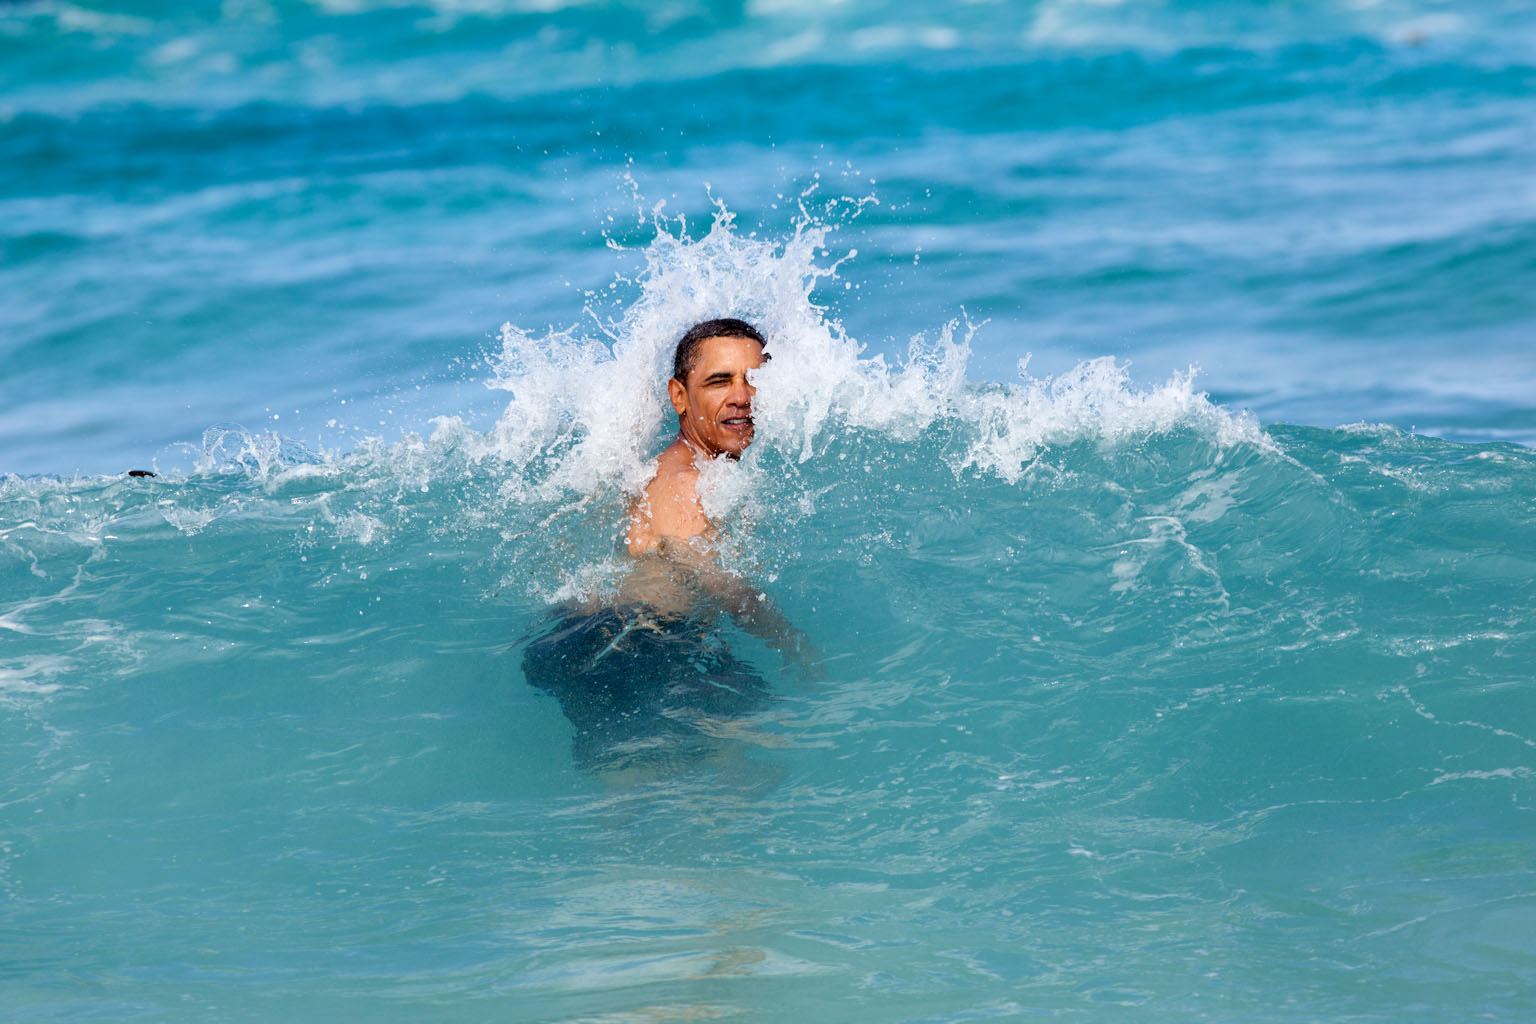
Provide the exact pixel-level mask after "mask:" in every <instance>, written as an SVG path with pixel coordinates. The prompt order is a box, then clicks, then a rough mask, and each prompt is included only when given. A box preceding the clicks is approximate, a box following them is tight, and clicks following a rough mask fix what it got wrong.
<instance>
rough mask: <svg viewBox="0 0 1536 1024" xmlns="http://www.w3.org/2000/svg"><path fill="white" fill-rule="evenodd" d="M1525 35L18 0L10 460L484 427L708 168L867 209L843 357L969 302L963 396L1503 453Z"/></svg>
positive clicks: (1065, 13)
mask: <svg viewBox="0 0 1536 1024" xmlns="http://www.w3.org/2000/svg"><path fill="white" fill-rule="evenodd" d="M1532 19H1533V15H1532V13H1531V12H1530V10H1529V6H1528V5H1526V4H1522V3H1516V2H1509V3H1502V4H1501V3H1497V2H1489V3H1481V4H1458V5H1447V4H1440V3H1433V2H1423V0H1417V2H1402V0H1379V2H1357V3H1349V4H1340V3H1332V2H1319V3H1287V4H1275V5H1270V4H1252V3H1199V4H1184V3H1150V2H1149V3H1129V2H1127V3H1100V2H1088V0H1046V2H1041V3H1018V4H992V3H975V4H956V5H952V9H946V10H943V11H938V10H935V9H933V8H932V7H931V5H926V4H904V3H894V2H893V3H873V2H858V3H842V4H820V3H806V4H799V3H788V2H785V3H780V2H767V0H763V2H759V3H714V4H709V3H688V2H677V3H666V4H656V5H650V4H636V5H626V4H613V3H592V4H586V3H572V4H568V5H562V4H553V3H514V2H507V3H496V2H490V0H487V2H483V3H480V2H467V0H466V2H447V0H444V2H441V3H439V4H436V5H418V4H405V3H401V4H373V3H349V2H326V3H268V2H249V3H247V2H239V0H230V2H227V3H224V4H221V5H215V4H194V5H186V4H163V5H160V4H152V3H144V4H137V5H133V7H132V8H131V9H128V10H116V9H113V10H108V9H105V8H94V7H90V6H88V5H80V4H68V3H11V4H7V5H5V6H4V8H3V11H0V118H3V125H4V131H3V133H0V146H3V150H0V156H3V159H0V233H3V241H0V244H3V246H4V249H3V252H4V258H3V262H0V268H3V269H0V290H3V294H4V296H5V301H4V303H3V304H0V317H3V320H0V345H3V346H4V348H3V352H4V359H5V365H6V371H7V372H6V374H5V378H6V380H5V401H4V402H3V403H0V405H3V409H0V416H3V419H0V452H4V458H3V460H0V462H3V465H0V470H3V471H6V472H13V473H64V474H68V473H73V472H75V471H80V472H86V473H96V472H109V471H116V470H120V469H123V468H126V467H127V463H129V462H135V463H138V462H145V461H147V460H149V459H152V458H153V457H155V456H156V455H160V454H162V453H164V452H165V449H167V448H168V447H169V446H172V445H175V444H177V443H178V442H186V441H194V442H195V441H196V440H197V438H198V437H199V436H200V435H201V433H202V431H203V429H204V428H205V427H207V426H208V425H210V424H213V423H239V424H243V425H245V426H246V427H248V428H251V429H262V428H266V427H271V426H274V425H275V426H277V427H279V428H281V430H282V432H283V433H285V434H287V435H289V436H293V437H298V438H303V439H305V440H307V441H310V442H312V443H313V442H314V441H315V440H316V439H323V441H324V443H326V444H328V445H339V446H343V447H349V446H350V445H351V444H352V443H355V441H356V440H357V439H358V437H360V436H365V435H369V434H373V435H379V436H383V437H386V438H390V439H393V438H397V437H398V436H399V432H400V430H401V429H417V428H419V427H420V426H421V425H422V424H424V423H425V421H426V419H427V418H429V417H430V416H433V415H439V414H443V413H459V412H462V413H465V414H475V415H479V416H481V417H486V416H491V415H494V414H495V412H496V411H497V410H498V407H497V405H496V403H495V402H494V401H491V400H489V399H488V397H487V396H486V395H485V394H484V393H483V390H482V389H481V388H480V386H479V385H480V381H481V380H482V379H483V377H484V372H483V367H482V366H481V365H480V359H481V356H482V354H483V353H484V351H485V350H486V349H487V348H489V347H490V344H489V341H488V337H489V336H490V335H492V334H494V332H495V330H496V329H497V328H498V327H499V326H500V324H501V323H503V322H505V321H508V320H511V321H513V322H514V323H517V324H519V325H522V326H525V327H535V326H541V325H545V324H554V325H566V324H573V323H578V322H583V321H584V319H585V317H584V314H583V308H584V306H587V305H589V304H591V300H590V299H589V297H588V293H589V292H598V293H605V292H606V290H607V289H608V288H609V287H610V285H612V284H614V277H615V272H616V266H615V262H614V259H613V257H612V255H611V254H610V253H609V251H608V250H607V249H606V248H605V245H604V239H603V237H602V234H603V232H604V231H605V230H609V231H619V232H621V233H626V237H628V235H632V234H633V231H632V230H631V227H632V226H633V224H634V222H635V220H636V217H635V213H636V207H637V206H639V207H642V208H644V209H650V208H651V207H653V206H654V205H655V204H656V203H659V202H662V201H665V202H666V203H667V204H668V205H667V211H668V212H669V213H684V214H690V215H692V216H693V217H694V218H700V217H703V216H705V215H707V213H708V212H709V209H710V202H709V196H708V195H707V193H706V183H708V185H709V186H711V187H712V188H713V191H714V193H715V195H717V196H718V197H720V198H721V199H723V200H724V201H725V202H727V203H728V204H729V205H730V206H731V208H732V209H733V210H735V211H736V212H737V214H738V216H739V217H740V218H742V221H743V223H744V224H745V225H747V226H748V229H749V230H750V229H757V230H762V231H767V232H783V231H784V230H786V228H787V227H788V225H789V224H790V223H791V222H792V220H793V216H794V214H795V212H796V211H795V199H796V197H797V196H798V195H799V194H800V193H801V192H802V191H803V190H804V189H805V188H806V187H808V186H809V185H811V184H813V183H814V181H815V178H816V175H818V174H820V180H821V183H822V191H821V195H823V196H826V195H831V194H844V195H849V196H855V197H863V196H867V195H873V196H875V197H877V198H878V200H879V205H878V206H871V207H869V208H867V209H866V210H865V212H864V215H863V216H862V217H861V218H859V220H858V221H857V222H855V224H854V225H850V226H849V228H848V229H847V230H845V231H844V232H842V234H841V235H840V236H838V237H837V238H836V239H835V242H836V244H839V245H840V246H842V247H843V248H844V249H847V248H857V249H858V250H859V255H858V257H857V258H855V259H853V260H851V261H849V262H848V263H846V264H844V265H843V267H842V269H841V271H840V279H841V283H842V284H844V285H851V287H850V288H848V290H846V291H843V292H842V293H841V294H828V295H826V296H825V297H824V301H826V302H828V303H830V304H831V307H832V310H833V312H834V315H835V316H836V317H837V318H839V319H840V320H841V321H842V322H843V323H844V324H845V325H846V326H847V328H848V330H849V332H850V333H851V334H853V335H854V336H855V337H857V338H859V339H860V341H862V342H863V343H864V344H866V345H867V346H869V347H870V349H871V350H872V351H900V350H902V349H904V348H905V345H906V342H907V339H908V338H909V337H910V336H911V335H912V334H914V333H918V332H923V331H929V332H931V331H933V330H935V329H936V328H937V327H938V326H939V325H940V324H942V323H943V322H944V321H946V320H948V319H949V318H951V317H953V316H956V315H958V313H959V311H961V310H962V309H963V310H964V311H965V312H966V314H968V315H969V316H970V317H971V318H972V319H973V320H975V321H977V322H980V321H986V324H987V325H986V327H985V329H984V330H982V331H981V332H980V333H979V334H978V336H977V338H976V339H975V341H974V347H975V350H976V359H975V362H974V364H973V373H974V374H975V375H976V376H978V377H985V378H990V379H1009V378H1011V377H1012V376H1013V374H1014V364H1015V362H1016V360H1017V359H1018V358H1019V357H1020V356H1022V355H1024V354H1025V353H1026V352H1028V353H1033V355H1034V360H1033V362H1032V363H1031V367H1032V370H1033V371H1034V372H1036V373H1046V374H1050V373H1056V372H1059V371H1061V370H1063V369H1066V368H1068V367H1070V366H1072V365H1073V364H1074V363H1075V362H1077V361H1078V360H1079V359H1081V358H1084V357H1088V356H1099V355H1115V356H1118V357H1121V358H1124V359H1129V360H1131V361H1132V362H1133V364H1134V365H1135V367H1136V371H1137V373H1138V374H1144V375H1146V376H1147V377H1148V379H1161V378H1163V377H1164V376H1166V375H1167V373H1169V372H1171V371H1173V370H1180V369H1184V368H1185V367H1187V366H1189V365H1191V364H1196V365H1198V366H1199V367H1200V369H1201V373H1202V376H1201V378H1200V380H1201V383H1202V386H1203V387H1205V388H1207V389H1210V390H1211V391H1212V392H1213V393H1214V394H1215V395H1216V396H1217V397H1218V398H1220V399H1222V400H1223V401H1225V402H1227V403H1229V404H1232V405H1236V406H1242V407H1249V408H1252V409H1253V410H1254V411H1255V412H1256V413H1258V415H1259V416H1260V417H1261V418H1262V419H1263V420H1264V421H1266V422H1274V421H1284V422H1295V423H1307V424H1315V425H1322V426H1334V425H1338V424H1341V423H1352V422H1359V421H1362V420H1363V421H1386V422H1391V423H1394V424H1396V425H1398V426H1401V427H1404V428H1417V429H1418V430H1420V431H1422V432H1428V433H1433V434H1435V435H1437V436H1445V437H1452V438H1457V439H1467V440H1483V439H1508V440H1516V441H1520V442H1522V443H1528V442H1529V441H1530V440H1531V439H1532V437H1533V436H1536V418H1533V413H1532V400H1531V395H1532V393H1533V387H1532V385H1533V369H1532V366H1533V361H1532V360H1531V359H1530V358H1529V347H1530V341H1531V336H1532V332H1531V325H1532V323H1533V318H1536V309H1533V305H1536V297H1533V296H1536V289H1533V288H1532V287H1530V283H1531V279H1532V272H1533V267H1536V228H1533V223H1536V221H1533V216H1536V215H1533V209H1536V195H1533V189H1536V186H1533V184H1532V178H1531V175H1530V173H1529V169H1530V167H1531V166H1532V165H1533V156H1536V152H1533V151H1536V127H1533V122H1536V112H1533V107H1532V104H1531V102H1530V96H1531V92H1532V88H1533V85H1536V75H1533V71H1532V66H1533V48H1536V43H1533V39H1536V31H1533V22H1532ZM626 175H627V176H628V177H626ZM631 178H632V179H633V182H634V185H633V186H632V185H631V184H630V180H629V179H631ZM871 179H873V181H871ZM636 190H638V193H639V199H638V200H637V199H636V198H635V196H634V194H633V193H634V192H635V191H636ZM610 216H612V217H614V221H612V222H610V221H609V220H608V218H609V217H610ZM418 389H419V390H418ZM423 396H425V397H423ZM343 402H345V403H346V404H345V405H343V404H342V403H343ZM274 417H277V419H274ZM333 419H334V420H336V421H337V422H338V423H339V424H342V425H343V426H344V428H345V429H342V430H339V431H338V428H328V427H327V424H328V423H329V422H330V421H331V420H333Z"/></svg>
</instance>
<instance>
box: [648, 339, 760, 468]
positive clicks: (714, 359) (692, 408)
mask: <svg viewBox="0 0 1536 1024" xmlns="http://www.w3.org/2000/svg"><path fill="white" fill-rule="evenodd" d="M767 344H768V343H767V341H765V340H764V338H763V336H762V335H761V334H759V333H758V332H757V329H756V328H755V327H753V326H752V325H751V324H749V323H747V322H746V321H745V320H733V319H723V320H706V321H704V322H703V323H700V324H695V325H694V326H693V327H691V328H689V330H688V333H686V334H684V335H683V337H682V339H681V340H679V341H678V343H677V351H676V352H675V353H674V354H673V357H672V379H671V380H669V381H667V397H669V398H670V399H671V400H672V408H673V409H675V410H676V411H677V425H678V429H679V431H680V432H681V433H682V435H683V436H684V437H685V438H687V439H688V441H689V443H691V444H692V445H693V446H694V448H696V449H698V450H699V451H702V452H704V453H705V454H706V455H708V456H709V457H711V458H714V457H715V456H718V455H725V456H728V457H730V458H733V459H736V458H740V457H741V453H742V452H743V451H745V450H746V447H747V445H749V444H751V443H752V433H753V426H752V396H753V394H754V393H755V392H756V389H755V388H754V387H752V385H751V384H749V383H748V382H747V373H748V371H750V370H755V369H757V368H758V367H759V366H761V365H763V362H764V361H765V360H766V359H767V358H768V356H767V354H766V353H765V352H764V351H763V350H764V349H765V348H766V347H767Z"/></svg>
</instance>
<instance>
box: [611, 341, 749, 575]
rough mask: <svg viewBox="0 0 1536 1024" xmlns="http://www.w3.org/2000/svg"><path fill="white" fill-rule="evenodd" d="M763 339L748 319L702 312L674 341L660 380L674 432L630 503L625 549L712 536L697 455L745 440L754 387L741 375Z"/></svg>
mask: <svg viewBox="0 0 1536 1024" xmlns="http://www.w3.org/2000/svg"><path fill="white" fill-rule="evenodd" d="M767 347H768V343H767V341H766V340H765V339H764V338H763V336H762V335H761V334H759V333H758V332H757V329H756V328H755V327H753V326H752V325H751V324H749V323H747V322H746V321H745V320H733V319H723V320H705V321H704V322H703V323H700V324H695V325H694V326H693V327H691V328H689V330H688V332H687V333H686V334H684V335H683V337H682V339H681V340H679V341H678V343H677V349H676V351H675V352H674V353H673V356H672V378H671V379H670V380H668V381H667V397H668V398H669V399H671V401H672V408H673V409H674V410H675V411H676V412H677V437H676V438H674V439H673V441H672V443H671V444H669V445H667V447H666V448H665V449H663V450H662V452H661V454H660V455H658V456H657V457H656V475H655V477H653V478H652V479H651V482H650V483H649V484H648V485H647V486H646V488H645V492H644V494H643V495H642V496H641V497H640V499H639V500H638V501H637V502H636V503H635V504H634V506H633V507H632V508H631V509H630V515H629V532H628V535H627V537H626V541H627V543H628V546H629V553H630V554H631V555H636V556H639V555H646V554H652V553H663V554H667V553H673V554H679V553H681V551H680V550H679V549H678V548H677V543H678V542H692V541H695V539H696V538H698V539H702V540H704V541H707V540H709V539H711V538H712V537H713V534H714V529H713V527H712V526H711V525H710V522H709V520H708V519H707V518H705V516H704V508H703V506H702V505H701V504H700V502H699V494H698V482H699V460H700V459H717V458H719V457H720V456H722V455H724V456H725V457H726V458H731V459H739V458H741V453H742V452H744V451H746V449H747V445H749V444H751V443H752V435H753V425H752V398H753V396H754V395H755V394H756V393H757V389H756V388H754V387H753V386H752V383H751V382H750V381H749V380H748V379H747V375H748V374H749V373H750V372H751V371H752V370H755V369H757V368H758V367H759V366H762V365H763V362H764V361H765V360H766V359H767V358H768V356H767V353H766V351H765V350H766V349H767ZM691 547H693V549H694V550H698V545H697V544H696V543H695V544H692V545H691Z"/></svg>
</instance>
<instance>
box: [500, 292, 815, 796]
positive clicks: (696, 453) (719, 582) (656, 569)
mask: <svg viewBox="0 0 1536 1024" xmlns="http://www.w3.org/2000/svg"><path fill="white" fill-rule="evenodd" d="M766 347H767V343H766V341H765V340H764V338H763V336H762V335H761V334H760V333H758V331H757V330H756V328H754V327H753V326H752V325H751V324H748V323H746V322H745V321H742V320H734V319H722V320H706V321H704V322H703V323H700V324H696V325H695V326H694V327H692V328H690V329H689V330H688V331H687V333H685V334H684V335H683V337H682V338H681V340H679V341H678V343H677V348H676V351H675V352H674V353H673V359H672V377H671V378H670V379H669V380H668V381H667V397H668V398H669V399H670V400H671V402H672V408H673V410H674V411H675V412H676V413H677V436H676V437H675V438H674V439H673V440H672V442H671V443H670V444H668V445H667V447H666V448H664V449H663V450H662V452H661V454H660V455H658V456H657V457H656V474H655V476H653V477H652V478H651V480H650V482H649V483H648V484H647V485H646V487H645V489H644V491H643V492H642V493H641V494H640V495H639V496H638V497H637V498H636V500H635V501H634V502H633V503H632V504H631V506H630V508H629V511H628V521H627V531H626V535H625V546H626V547H627V549H628V552H629V554H630V555H631V556H632V559H633V562H632V565H631V566H630V570H629V571H628V572H627V573H626V574H625V576H624V579H623V580H622V582H621V583H620V585H619V588H618V593H617V595H616V597H617V600H614V601H612V603H604V604H601V605H595V604H588V605H586V606H581V607H574V606H572V607H567V608H565V609H562V610H561V611H560V612H558V613H557V615H556V617H555V619H554V620H552V622H551V624H549V625H548V626H547V627H546V629H545V631H544V632H543V634H542V635H541V636H539V637H537V638H536V639H534V640H533V641H532V642H530V643H529V644H528V645H527V647H526V648H525V650H524V656H523V672H524V675H525V677H526V678H527V679H528V681H529V682H530V683H532V684H533V685H534V686H537V687H539V688H540V689H544V690H548V691H549V692H551V693H553V694H554V695H555V696H556V697H557V698H558V699H559V701H560V705H561V707H562V708H563V709H564V711H565V714H566V717H567V718H568V719H570V721H571V723H572V724H573V725H574V726H575V727H576V737H575V746H574V748H573V752H574V753H575V755H576V758H577V761H578V762H579V763H582V764H585V765H589V766H592V767H614V766H620V765H626V764H630V763H633V762H634V760H635V759H636V758H640V759H647V758H652V757H656V756H663V755H665V756H671V755H672V754H676V753H677V752H678V751H680V750H683V749H687V748H689V747H690V745H692V744H694V743H695V742H697V741H700V740H701V739H702V738H703V737H705V736H707V735H710V734H714V733H716V732H718V731H719V729H720V725H719V723H720V722H722V721H726V720H729V719H732V718H734V717H736V716H739V715H743V714H746V713H749V712H751V711H754V710H757V709H759V708H761V707H762V706H763V702H764V701H765V700H767V698H768V693H769V689H768V683H767V681H766V680H764V679H763V678H762V676H761V675H759V674H758V672H757V670H756V669H755V668H753V667H752V666H751V665H750V664H747V663H746V662H743V661H741V660H739V659H738V658H737V657H736V656H735V654H733V653H732V650H731V645H730V644H729V643H728V642H727V641H726V640H725V638H724V636H723V635H722V634H720V633H719V632H718V631H717V630H716V628H715V622H716V620H717V619H718V618H719V617H720V616H721V615H722V614H724V615H726V616H729V617H730V618H731V619H732V620H733V621H734V622H735V623H736V624H737V625H738V626H740V627H741V628H742V629H744V630H746V631H748V632H750V633H753V634H755V635H756V636H758V637H760V638H761V639H763V640H764V641H765V642H767V644H768V645H769V646H770V647H773V648H775V649H777V650H778V651H779V652H780V653H781V654H782V655H783V656H784V658H785V660H786V662H792V663H794V664H795V665H797V666H798V667H799V669H800V671H801V672H802V673H805V674H807V675H810V676H815V675H816V674H817V673H818V672H819V666H818V664H817V655H816V652H815V649H814V648H813V647H812V646H811V645H810V644H809V642H807V640H806V638H805V635H804V634H803V633H801V632H800V631H799V630H798V629H796V628H795V627H794V626H793V625H791V624H790V623H789V621H788V620H787V619H785V618H784V616H783V615H781V614H780V613H779V612H778V610H777V609H775V608H774V607H773V605H772V604H771V603H770V602H769V600H768V598H767V597H766V595H764V594H763V593H761V592H760V591H758V589H757V588H756V587H753V586H750V585H749V584H748V582H747V581H746V580H744V579H742V578H741V577H740V576H737V575H735V574H733V573H731V572H729V571H727V570H726V569H725V568H724V567H723V566H722V565H721V564H720V561H719V556H718V543H717V542H718V540H719V535H718V531H717V530H716V529H715V525H714V524H712V523H711V522H710V521H709V519H708V517H706V516H705V514H704V507H703V504H702V503H701V502H700V500H699V492H698V484H699V476H700V470H701V467H702V466H703V464H704V463H705V462H706V461H707V460H710V459H718V458H721V457H725V458H728V459H739V458H740V457H741V454H742V452H744V451H746V449H747V446H748V445H750V444H751V443H752V437H753V432H754V431H753V422H752V399H753V396H754V395H755V393H756V389H755V388H754V387H753V386H752V383H751V381H750V380H748V375H749V374H750V373H751V372H752V371H753V370H755V369H757V368H758V367H760V366H762V364H763V362H764V361H765V360H766V359H767V358H768V357H767V353H766V351H765V349H766ZM706 723H714V724H712V725H711V724H706ZM669 752H670V753H669Z"/></svg>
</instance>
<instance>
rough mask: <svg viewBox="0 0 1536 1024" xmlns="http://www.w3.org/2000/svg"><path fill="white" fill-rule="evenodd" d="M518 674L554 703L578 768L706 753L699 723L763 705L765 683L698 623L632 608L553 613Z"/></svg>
mask: <svg viewBox="0 0 1536 1024" xmlns="http://www.w3.org/2000/svg"><path fill="white" fill-rule="evenodd" d="M523 675H524V677H525V678H526V679H527V680H528V682H529V683H530V684H531V685H533V686H535V687H537V688H538V689H541V690H546V691H548V692H549V693H552V694H554V695H555V698H556V699H557V700H558V701H559V702H560V708H561V710H563V711H564V712H565V717H566V718H568V719H570V722H571V724H572V725H573V726H575V727H576V736H575V740H574V741H573V744H572V751H571V752H572V755H573V757H574V758H575V760H576V763H577V764H579V765H581V766H583V767H586V768H615V767H625V766H628V765H630V764H632V763H634V762H636V761H655V760H672V759H674V758H676V757H677V756H678V755H682V754H687V753H692V752H698V751H700V750H702V749H703V748H704V747H706V746H707V742H706V738H705V734H704V733H703V732H701V731H700V729H699V723H700V721H701V720H702V719H720V718H724V717H731V716H736V715H741V714H745V713H747V712H751V711H754V710H757V709H759V708H761V707H763V706H764V705H765V704H766V703H767V699H768V684H767V682H766V681H764V679H763V677H762V676H761V675H759V674H758V673H757V671H756V670H755V669H753V668H752V667H751V666H750V665H747V664H745V663H744V662H742V661H741V660H740V659H738V658H737V657H736V656H735V655H733V654H732V653H731V652H730V649H729V648H728V646H727V644H726V642H725V638H724V637H722V636H720V635H719V634H718V633H717V632H716V631H715V630H713V629H711V628H710V627H709V625H708V624H707V623H704V622H700V621H698V620H695V619H691V618H663V617H660V616H658V615H656V613H655V612H653V611H651V610H650V609H648V608H644V607H641V606H632V607H624V608H604V609H602V610H600V611H596V612H580V611H569V610H567V611H561V612H557V613H556V614H555V615H554V616H552V617H551V619H550V621H549V623H547V624H546V626H545V627H544V628H543V629H542V630H541V631H540V633H539V635H538V636H536V637H535V638H534V639H533V640H531V641H529V643H528V645H527V646H526V647H525V648H524V649H523Z"/></svg>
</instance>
